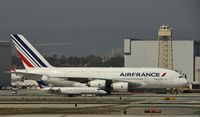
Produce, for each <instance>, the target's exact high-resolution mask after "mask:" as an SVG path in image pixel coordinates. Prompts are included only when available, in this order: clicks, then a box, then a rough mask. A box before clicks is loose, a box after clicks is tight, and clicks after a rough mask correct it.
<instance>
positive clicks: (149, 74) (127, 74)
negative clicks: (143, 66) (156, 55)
mask: <svg viewBox="0 0 200 117" xmlns="http://www.w3.org/2000/svg"><path fill="white" fill-rule="evenodd" d="M166 74H167V73H166V72H164V73H157V72H142V73H139V72H122V73H121V74H120V76H123V77H165V76H166Z"/></svg>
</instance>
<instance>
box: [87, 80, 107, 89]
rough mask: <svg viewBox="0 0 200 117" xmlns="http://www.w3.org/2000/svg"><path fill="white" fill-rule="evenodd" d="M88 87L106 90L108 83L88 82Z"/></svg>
mask: <svg viewBox="0 0 200 117" xmlns="http://www.w3.org/2000/svg"><path fill="white" fill-rule="evenodd" d="M88 85H89V86H90V87H98V88H101V89H104V88H105V87H106V81H105V80H93V81H90V82H88Z"/></svg>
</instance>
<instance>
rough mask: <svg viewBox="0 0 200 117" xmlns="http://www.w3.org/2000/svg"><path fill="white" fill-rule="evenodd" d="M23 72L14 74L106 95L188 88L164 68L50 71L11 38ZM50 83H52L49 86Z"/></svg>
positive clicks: (33, 52) (16, 36)
mask: <svg viewBox="0 0 200 117" xmlns="http://www.w3.org/2000/svg"><path fill="white" fill-rule="evenodd" d="M11 38H12V41H13V43H14V45H15V48H16V50H17V52H18V54H19V56H20V58H21V60H22V62H23V64H24V67H25V69H26V72H23V71H22V72H13V73H15V74H21V75H24V76H25V77H27V78H31V79H35V80H39V79H41V80H44V81H47V82H48V81H51V80H52V81H53V80H57V81H59V80H60V81H61V82H62V83H64V82H72V83H74V82H76V83H83V81H85V82H87V83H88V86H90V87H99V88H101V89H104V90H105V91H106V92H107V93H109V94H110V93H111V92H112V91H120V92H129V91H132V90H134V89H135V88H179V87H182V86H185V85H187V83H188V82H187V80H186V78H185V77H184V75H181V74H179V73H178V72H176V71H174V70H169V69H163V68H124V67H112V68H110V67H99V68H98V67H53V66H51V65H50V64H49V63H48V62H47V61H46V60H45V59H44V57H43V56H42V55H41V54H40V53H39V52H38V51H37V50H36V49H35V48H34V47H33V46H32V45H31V44H30V43H29V42H28V41H27V39H26V38H25V37H24V36H23V35H21V34H11ZM52 83H53V82H52Z"/></svg>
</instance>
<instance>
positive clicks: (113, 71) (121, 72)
mask: <svg viewBox="0 0 200 117" xmlns="http://www.w3.org/2000/svg"><path fill="white" fill-rule="evenodd" d="M27 72H29V73H38V74H46V75H48V76H50V77H51V78H66V79H67V78H88V79H90V80H93V79H103V80H112V81H116V82H119V81H122V82H130V83H138V84H142V85H141V86H140V87H137V88H177V87H181V86H184V85H186V84H187V80H186V79H185V78H182V77H181V78H180V76H181V75H180V74H179V73H177V72H175V71H173V70H168V69H160V68H105V67H104V68H103V67H102V68H87V67H82V68H78V67H73V68H72V67H69V68H55V67H52V68H37V69H30V70H28V71H27Z"/></svg>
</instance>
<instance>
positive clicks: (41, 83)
mask: <svg viewBox="0 0 200 117" xmlns="http://www.w3.org/2000/svg"><path fill="white" fill-rule="evenodd" d="M36 82H37V83H38V86H39V87H40V88H41V89H43V88H45V87H48V84H47V83H45V82H44V81H43V80H37V81H36Z"/></svg>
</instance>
